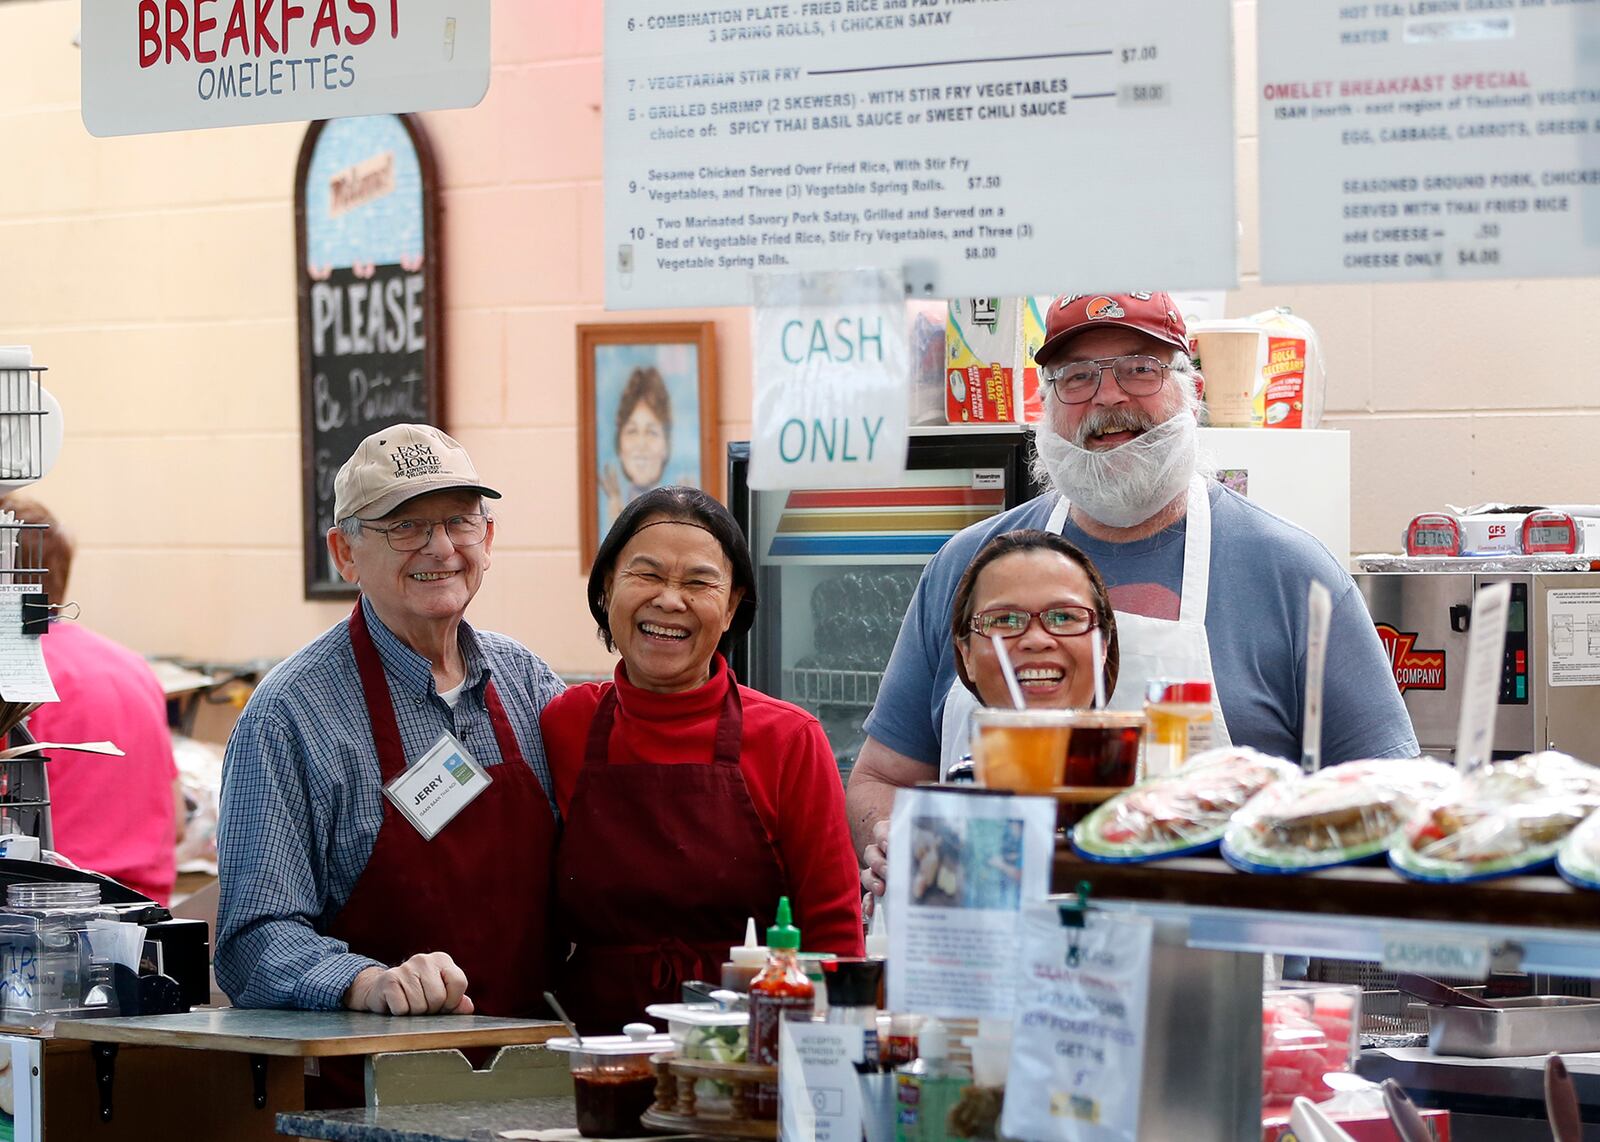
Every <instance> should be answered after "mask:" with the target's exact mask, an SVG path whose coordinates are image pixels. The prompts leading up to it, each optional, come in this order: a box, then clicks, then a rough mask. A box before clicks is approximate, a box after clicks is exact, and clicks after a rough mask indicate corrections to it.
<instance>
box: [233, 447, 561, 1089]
mask: <svg viewBox="0 0 1600 1142" xmlns="http://www.w3.org/2000/svg"><path fill="white" fill-rule="evenodd" d="M334 495H335V511H334V515H335V519H336V520H337V525H336V526H335V527H333V528H331V529H330V530H329V531H328V549H329V552H330V553H331V554H332V557H333V563H334V566H335V567H336V568H337V569H338V571H339V574H340V575H341V576H343V577H344V579H345V580H346V581H347V582H350V583H354V584H356V585H357V586H358V587H359V588H360V589H361V598H360V599H359V600H358V601H357V603H356V606H355V609H354V610H352V611H351V613H350V617H349V618H348V619H345V620H343V621H341V622H340V623H338V624H337V625H336V626H334V627H333V628H332V629H330V630H328V631H327V632H326V633H324V634H322V635H321V636H320V637H318V638H317V639H316V640H315V641H313V642H312V643H310V644H309V645H308V646H306V647H304V648H302V649H301V650H299V651H297V652H296V653H295V654H293V655H291V656H290V657H289V658H288V659H286V660H285V661H284V662H283V663H281V664H280V665H279V666H278V667H276V668H275V669H274V670H273V671H272V672H271V673H270V674H268V675H267V677H266V678H265V679H264V680H263V681H262V683H261V685H260V686H259V687H257V689H256V691H255V693H254V695H252V697H251V699H250V702H249V704H248V705H246V707H245V709H244V713H243V714H242V715H241V716H240V719H239V724H238V726H237V727H236V728H235V730H234V732H233V736H232V738H231V739H230V740H229V742H228V750H227V757H226V761H225V765H224V769H223V784H222V809H221V819H220V821H219V824H218V830H217V832H218V842H217V849H218V857H219V860H218V864H219V875H220V879H221V882H222V885H221V887H222V897H221V903H220V907H219V910H218V916H217V954H216V971H217V981H218V983H219V984H220V985H221V986H222V989H223V990H224V991H226V992H227V993H228V995H230V996H231V997H232V998H233V1001H234V1002H235V1003H236V1004H238V1005H239V1006H241V1007H299V1008H316V1009H332V1008H340V1007H347V1008H352V1009H355V1010H359V1011H375V1012H382V1013H390V1014H395V1015H420V1014H429V1013H434V1012H455V1013H458V1014H465V1013H470V1012H473V1011H478V1012H480V1013H484V1014H490V1015H508V1016H510V1015H528V1014H531V1013H533V1012H534V1011H535V1010H536V1009H537V1008H538V1007H539V1004H540V996H541V993H542V991H543V989H544V988H545V987H547V986H548V982H547V980H546V969H547V967H548V966H549V941H548V940H547V938H546V932H545V920H546V915H547V908H546V902H547V899H548V894H549V885H550V868H551V859H552V850H553V847H554V843H555V838H556V809H555V802H554V800H553V799H552V797H551V792H550V791H551V789H552V786H551V781H550V774H549V769H548V766H547V765H546V762H545V755H544V747H543V744H542V742H541V740H540V737H539V714H540V711H541V710H542V709H543V708H544V705H545V703H547V702H548V701H549V700H550V699H551V698H553V697H554V696H555V695H556V694H557V693H558V692H560V690H561V688H562V686H561V682H560V681H559V680H558V679H557V678H556V676H555V675H554V674H553V673H552V672H551V670H550V668H549V667H547V666H546V665H545V664H544V663H543V662H542V661H540V660H539V659H538V658H537V657H535V656H534V655H533V654H532V653H530V652H529V651H528V650H527V649H526V648H524V647H523V646H521V645H520V644H518V643H516V642H514V641H513V640H511V639H509V638H506V637H504V636H502V635H497V634H491V633H489V632H487V631H478V630H474V629H473V628H472V627H471V626H469V625H468V624H467V623H466V622H465V621H464V619H463V615H464V614H465V612H466V609H467V604H468V603H470V602H471V601H472V597H473V596H474V595H475V594H477V592H478V587H479V585H480V584H481V583H482V582H483V575H484V572H485V571H487V570H488V568H489V553H490V549H491V548H492V547H493V545H494V519H493V518H492V517H491V516H490V515H489V514H488V513H487V512H486V511H485V510H484V498H485V497H488V498H492V499H498V498H499V496H500V494H499V493H498V492H496V491H494V490H492V489H490V488H487V487H485V486H484V485H483V483H482V481H481V480H479V478H478V473H477V471H476V469H474V468H473V465H472V461H471V459H470V458H469V457H468V456H467V453H466V451H465V449H463V448H462V447H461V445H460V444H458V443H457V442H456V441H455V440H453V439H451V438H450V437H449V436H446V435H445V434H444V433H443V432H441V431H439V430H438V429H437V428H433V427H431V426H429V425H425V424H401V425H395V426H394V427H392V428H386V429H383V430H382V431H380V432H376V433H374V434H373V435H371V436H369V437H367V439H365V440H364V441H362V442H361V445H360V446H359V447H358V448H357V449H356V451H355V455H353V456H351V457H350V459H349V460H348V461H347V462H346V463H345V465H344V467H343V468H341V469H340V470H339V474H338V477H337V478H336V480H335V483H334ZM324 1073H325V1074H326V1071H325V1072H324ZM345 1093H346V1094H347V1095H348V1091H346V1092H345ZM328 1101H333V1100H328Z"/></svg>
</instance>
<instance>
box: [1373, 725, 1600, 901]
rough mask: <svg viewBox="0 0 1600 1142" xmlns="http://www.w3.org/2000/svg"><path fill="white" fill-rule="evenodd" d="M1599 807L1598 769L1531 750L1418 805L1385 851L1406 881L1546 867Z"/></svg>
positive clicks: (1471, 877)
mask: <svg viewBox="0 0 1600 1142" xmlns="http://www.w3.org/2000/svg"><path fill="white" fill-rule="evenodd" d="M1597 806H1600V769H1596V768H1595V767H1594V766H1592V765H1586V764H1584V763H1583V762H1581V761H1578V760H1577V759H1575V758H1572V757H1568V756H1567V755H1566V754H1564V753H1556V752H1554V751H1546V752H1544V753H1532V754H1527V755H1525V756H1523V757H1519V758H1515V759H1513V760H1511V761H1496V762H1491V763H1490V764H1488V765H1483V766H1480V767H1478V769H1476V770H1474V771H1473V772H1472V773H1469V774H1467V775H1466V776H1465V777H1464V778H1462V779H1461V783H1460V785H1459V786H1457V788H1456V789H1455V790H1454V791H1453V792H1450V793H1447V794H1445V795H1444V796H1442V797H1439V798H1437V799H1435V800H1434V801H1433V802H1431V803H1430V804H1428V805H1426V806H1424V807H1423V808H1422V809H1419V810H1418V811H1417V813H1416V814H1415V815H1414V816H1413V817H1412V818H1411V820H1410V821H1409V822H1408V823H1407V824H1406V827H1405V835H1404V837H1403V838H1402V839H1401V840H1400V842H1399V843H1397V844H1396V845H1395V847H1394V848H1393V849H1392V850H1390V853H1389V863H1390V864H1392V865H1393V866H1394V867H1395V869H1396V870H1398V871H1399V872H1400V873H1402V874H1403V875H1405V876H1408V877H1410V878H1411V879H1413V880H1424V881H1440V882H1452V881H1456V882H1459V881H1470V880H1487V879H1489V878H1491V877H1496V876H1510V875H1512V874H1514V873H1518V872H1527V871H1531V870H1533V869H1536V868H1539V867H1541V866H1544V865H1548V864H1549V863H1550V862H1551V861H1552V860H1553V859H1554V858H1555V855H1556V852H1557V851H1558V850H1559V849H1560V848H1561V845H1562V842H1564V841H1565V840H1566V839H1567V837H1568V835H1569V834H1570V833H1572V832H1573V830H1574V829H1576V828H1577V827H1578V826H1579V825H1580V824H1581V823H1582V822H1583V820H1584V818H1586V817H1587V816H1589V814H1590V813H1592V812H1593V811H1594V810H1595V808H1596V807H1597Z"/></svg>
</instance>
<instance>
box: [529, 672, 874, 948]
mask: <svg viewBox="0 0 1600 1142" xmlns="http://www.w3.org/2000/svg"><path fill="white" fill-rule="evenodd" d="M732 678H733V672H732V671H731V670H729V669H728V668H727V666H726V664H725V663H724V662H723V660H722V659H721V657H718V658H717V659H716V660H715V662H714V663H713V665H712V673H711V678H710V680H709V681H708V682H706V684H705V685H703V686H700V687H697V688H696V689H694V690H687V691H684V692H682V693H677V694H657V693H655V692H653V691H649V690H641V689H639V688H638V687H636V686H634V685H632V684H631V683H630V682H629V681H628V678H627V671H626V668H625V667H624V666H623V665H622V664H621V663H619V664H618V665H617V670H616V675H615V678H614V681H612V682H591V683H588V684H586V685H582V686H574V687H572V688H571V689H569V690H566V691H565V692H564V693H562V694H561V695H560V696H559V697H557V698H556V699H555V701H553V702H551V703H550V704H549V705H547V706H546V707H545V708H544V713H543V715H541V717H540V719H539V728H540V730H541V732H542V733H543V736H544V747H545V753H546V755H547V756H548V757H549V760H550V772H551V775H552V776H553V777H554V778H555V785H556V802H557V803H558V804H559V805H560V807H561V811H562V813H566V812H567V809H568V807H569V805H570V804H571V802H572V794H573V791H574V789H575V788H576V787H577V784H578V773H579V771H580V770H581V769H582V768H583V750H584V745H585V743H586V742H587V741H588V736H589V725H590V723H591V722H592V721H593V720H594V714H595V710H596V708H597V707H598V706H599V704H600V698H601V696H602V695H603V694H604V693H605V692H606V690H608V689H610V688H611V687H612V686H615V687H616V691H617V718H616V725H615V726H614V727H613V728H612V730H611V750H612V757H613V759H614V760H618V761H623V762H628V763H635V764H637V763H646V762H647V763H652V764H657V765H707V764H710V762H711V755H712V747H713V743H714V740H715V737H716V729H717V714H718V713H719V712H720V711H721V709H722V700H723V698H724V697H725V696H726V694H727V689H728V686H729V685H730V683H731V681H732ZM739 698H740V700H741V703H742V705H743V708H744V743H743V750H742V752H741V754H740V758H739V772H740V774H741V775H742V776H743V777H744V783H745V785H746V787H748V789H749V790H750V800H751V802H752V803H753V804H754V806H755V810H756V815H757V816H758V817H759V818H760V821H761V825H762V827H763V828H764V829H765V830H766V833H767V836H768V837H770V838H771V839H772V842H773V844H774V845H775V846H776V848H777V850H778V858H779V860H780V861H781V862H782V864H783V870H784V873H785V874H786V876H787V877H788V880H789V883H790V884H791V885H792V886H793V892H794V896H795V899H794V900H793V904H794V906H795V923H796V924H797V925H798V926H799V928H800V931H801V933H802V934H803V938H804V940H805V946H806V950H808V951H818V952H835V953H837V954H839V955H844V956H859V955H861V952H862V942H861V905H860V900H861V890H860V887H859V886H860V873H859V871H858V866H857V864H856V857H855V850H854V848H853V847H852V846H851V843H850V829H849V826H848V824H847V822H846V820H845V811H844V786H843V784H842V783H841V782H840V780H839V767H838V765H837V764H836V763H835V761H834V759H833V750H832V748H831V747H830V746H829V745H828V739H827V736H826V735H825V734H824V733H823V732H822V726H821V725H820V724H819V723H818V722H817V719H816V718H814V717H812V716H811V715H810V714H808V713H806V712H805V711H804V710H802V709H800V707H798V706H794V705H791V704H790V703H788V702H783V701H780V700H778V699H777V698H772V697H769V696H768V695H766V694H763V693H761V692H760V691H758V690H751V689H750V688H748V687H746V686H740V687H739ZM708 842H709V843H710V844H711V845H714V844H715V838H708ZM706 859H707V860H715V859H716V853H715V852H714V851H711V850H710V849H708V851H707V853H706ZM770 907H771V902H768V904H767V908H768V909H770ZM734 942H735V943H737V940H735V941H734Z"/></svg>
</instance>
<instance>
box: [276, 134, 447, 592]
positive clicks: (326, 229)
mask: <svg viewBox="0 0 1600 1142" xmlns="http://www.w3.org/2000/svg"><path fill="white" fill-rule="evenodd" d="M437 201H438V200H437V192H436V184H435V178H434V167H433V156H432V154H431V152H430V151H429V149H428V144H427V140H426V138H425V137H424V135H423V133H422V126H421V124H420V123H419V122H417V121H416V120H415V118H414V117H413V116H410V115H370V116H364V117H360V118H352V119H330V120H327V121H325V122H319V123H313V124H311V126H310V128H309V129H308V130H307V131H306V137H305V141H304V142H303V143H302V144H301V146H300V161H299V166H298V169H297V171H296V174H295V239H296V241H295V244H296V250H297V257H298V268H297V270H296V274H297V278H298V281H299V293H300V440H301V464H302V481H303V489H302V496H303V509H302V513H303V529H304V535H303V536H302V543H303V544H304V550H305V593H306V598H308V599H326V598H349V597H352V596H353V595H354V594H355V588H354V587H352V586H351V585H350V584H348V583H346V582H344V580H342V579H340V578H339V573H338V572H337V571H336V570H334V567H333V562H332V560H331V559H330V558H329V557H328V545H327V539H326V536H327V533H328V529H329V528H330V527H332V526H333V524H334V518H333V478H334V476H335V474H337V473H338V471H339V468H340V466H341V465H342V464H343V463H344V462H345V461H346V460H347V459H349V457H350V455H351V454H352V453H353V452H354V451H355V450H356V445H358V444H359V443H361V441H362V440H364V439H365V438H366V437H367V436H368V435H370V434H371V433H374V432H377V431H378V430H379V429H382V428H386V427H388V426H389V425H391V424H400V423H405V422H415V423H427V424H437V423H439V415H440V409H439V392H440V389H441V383H440V377H439V371H440V362H441V361H442V360H443V355H442V353H441V352H440V328H439V326H440V322H439V250H438V241H437V237H436V233H437Z"/></svg>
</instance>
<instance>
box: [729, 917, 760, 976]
mask: <svg viewBox="0 0 1600 1142" xmlns="http://www.w3.org/2000/svg"><path fill="white" fill-rule="evenodd" d="M728 962H729V963H732V964H737V965H738V966H739V967H742V968H760V967H766V966H767V947H766V945H765V944H761V943H758V942H757V941H756V918H755V917H754V916H748V917H746V918H745V922H744V943H743V944H735V945H734V946H733V947H731V948H729V949H728Z"/></svg>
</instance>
